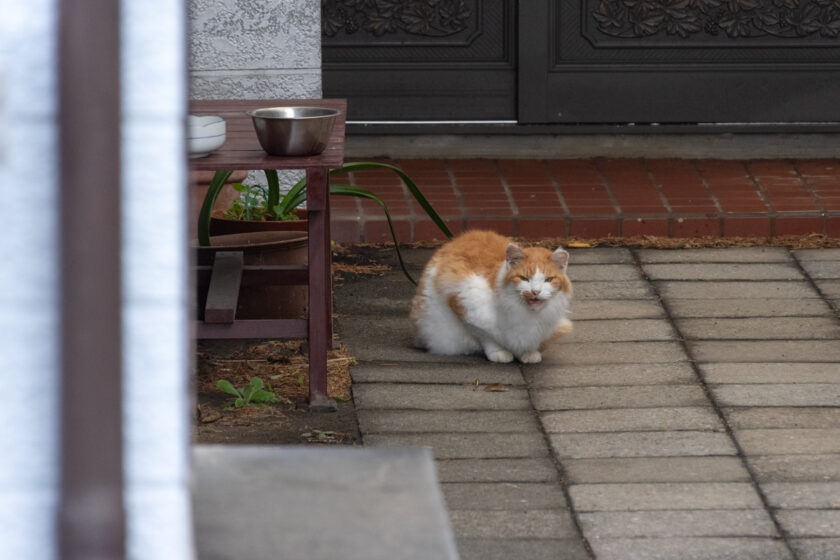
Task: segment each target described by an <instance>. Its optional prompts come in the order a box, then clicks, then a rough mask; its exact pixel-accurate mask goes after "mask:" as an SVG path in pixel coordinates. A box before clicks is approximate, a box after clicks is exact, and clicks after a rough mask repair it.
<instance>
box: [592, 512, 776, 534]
mask: <svg viewBox="0 0 840 560" xmlns="http://www.w3.org/2000/svg"><path fill="white" fill-rule="evenodd" d="M578 519H579V520H580V525H581V529H582V530H583V534H584V535H586V538H587V539H589V540H590V541H592V540H601V539H608V538H621V537H644V538H651V537H775V536H777V535H778V532H777V531H776V526H775V525H774V524H773V520H772V519H770V516H769V515H768V514H767V512H766V511H764V510H761V509H746V510H690V511H600V512H593V513H581V514H580V515H579V516H578Z"/></svg>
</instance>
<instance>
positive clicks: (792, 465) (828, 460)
mask: <svg viewBox="0 0 840 560" xmlns="http://www.w3.org/2000/svg"><path fill="white" fill-rule="evenodd" d="M747 461H749V464H750V467H751V468H752V470H753V472H754V473H755V475H756V479H757V480H758V481H759V482H811V481H813V482H827V481H831V482H840V455H764V456H761V455H759V456H753V457H748V458H747Z"/></svg>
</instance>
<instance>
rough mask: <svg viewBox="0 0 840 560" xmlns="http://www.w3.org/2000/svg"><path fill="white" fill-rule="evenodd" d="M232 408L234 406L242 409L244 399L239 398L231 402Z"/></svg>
mask: <svg viewBox="0 0 840 560" xmlns="http://www.w3.org/2000/svg"><path fill="white" fill-rule="evenodd" d="M233 406H235V407H236V408H242V407H243V406H245V399H243V398H242V397H239V398H238V399H236V400H235V401H233Z"/></svg>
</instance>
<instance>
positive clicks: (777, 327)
mask: <svg viewBox="0 0 840 560" xmlns="http://www.w3.org/2000/svg"><path fill="white" fill-rule="evenodd" d="M677 328H678V329H680V332H681V333H682V334H683V335H684V336H685V337H686V338H693V339H718V340H720V339H729V340H739V339H741V340H793V339H803V340H808V339H811V340H813V339H834V340H838V339H840V322H838V321H837V320H836V319H833V318H831V317H785V318H784V319H767V318H766V317H762V318H737V319H735V318H704V319H677Z"/></svg>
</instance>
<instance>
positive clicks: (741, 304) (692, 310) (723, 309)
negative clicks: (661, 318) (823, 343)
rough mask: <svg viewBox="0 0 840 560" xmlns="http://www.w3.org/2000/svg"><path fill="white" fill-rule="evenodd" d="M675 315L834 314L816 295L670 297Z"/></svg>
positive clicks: (669, 303)
mask: <svg viewBox="0 0 840 560" xmlns="http://www.w3.org/2000/svg"><path fill="white" fill-rule="evenodd" d="M668 307H669V309H670V310H671V313H672V314H673V315H674V317H769V318H772V319H773V320H777V319H778V318H780V317H792V316H806V315H807V316H817V315H819V316H826V317H828V316H831V315H832V311H831V308H829V307H828V305H826V303H825V302H824V301H823V300H821V299H817V298H798V299H790V298H788V299H781V298H780V299H766V298H760V299H759V298H741V299H730V298H727V299H721V300H710V299H670V300H668Z"/></svg>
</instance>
